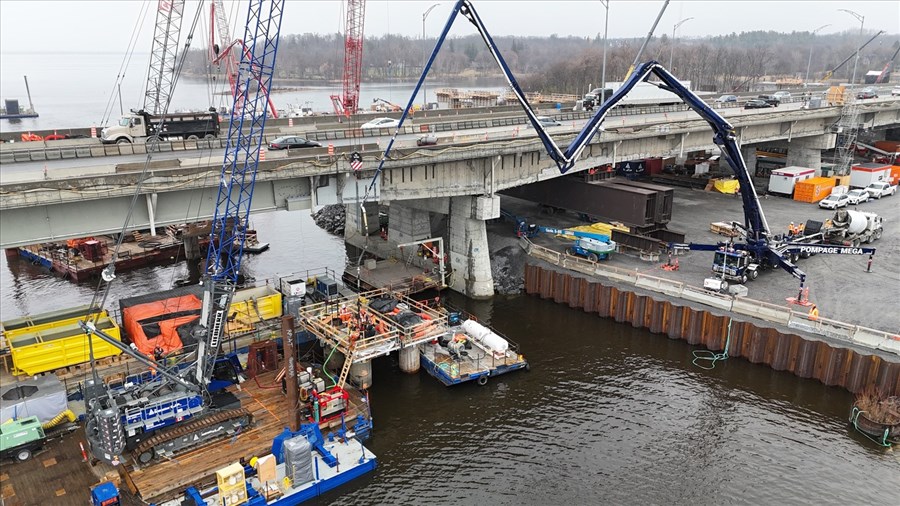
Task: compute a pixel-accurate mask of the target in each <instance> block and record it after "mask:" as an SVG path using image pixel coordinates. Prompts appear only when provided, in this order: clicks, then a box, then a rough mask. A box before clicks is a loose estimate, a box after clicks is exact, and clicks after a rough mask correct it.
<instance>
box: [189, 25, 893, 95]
mask: <svg viewBox="0 0 900 506" xmlns="http://www.w3.org/2000/svg"><path fill="white" fill-rule="evenodd" d="M872 35H874V32H871V33H867V34H864V35H862V36H860V35H859V33H858V32H855V31H849V32H845V33H838V34H829V35H815V36H813V35H812V34H811V33H810V32H792V33H777V32H771V31H753V32H743V33H732V34H729V35H720V36H714V37H704V38H694V39H684V38H678V39H677V40H676V41H675V44H674V47H672V45H671V44H670V40H669V37H668V36H667V35H665V34H663V35H661V36H660V37H654V38H653V39H652V40H651V41H650V43H649V44H648V46H647V48H646V49H645V51H644V54H643V56H642V58H641V60H642V61H647V60H651V59H654V60H658V61H660V62H661V63H662V64H663V65H665V66H668V64H669V59H670V57H671V59H672V62H673V64H672V68H670V69H669V70H670V71H672V72H673V73H674V74H675V75H676V76H677V77H678V78H679V79H682V80H689V81H691V83H692V87H693V88H694V89H697V90H706V91H718V92H727V91H732V90H737V89H746V88H747V87H748V86H750V85H751V84H753V83H754V82H756V81H761V80H768V79H774V78H799V79H803V78H805V76H806V71H807V65H808V64H809V70H810V74H809V76H810V80H811V81H816V80H818V79H821V78H822V77H823V75H824V74H825V72H826V71H828V70H830V69H832V68H834V67H835V66H837V65H838V64H839V63H840V62H841V61H843V60H844V59H845V58H846V57H848V56H851V55H854V54H855V50H856V48H857V47H858V46H859V45H861V44H862V43H863V42H865V41H866V40H868V39H869V38H870V37H871V36H872ZM494 41H495V42H496V43H497V45H498V47H499V48H500V51H501V53H502V54H503V57H504V59H505V60H506V62H507V64H508V65H509V67H510V68H511V69H512V71H513V72H514V73H515V74H516V76H517V79H518V80H519V82H520V83H521V84H522V87H523V88H524V89H525V90H526V91H539V92H544V93H573V94H582V93H584V92H585V91H586V90H587V88H588V86H590V85H594V86H598V85H599V83H600V81H601V71H602V69H601V67H602V60H603V39H602V38H601V37H594V38H585V37H561V36H558V35H555V34H554V35H550V36H548V37H516V36H498V37H495V38H494ZM642 42H643V39H639V38H632V39H609V40H608V41H607V49H606V53H607V54H606V60H607V61H606V80H607V81H621V80H622V79H623V78H624V76H625V74H626V72H627V71H628V68H629V67H630V66H631V63H632V61H633V60H634V57H635V54H636V53H637V51H638V48H640V45H641V43H642ZM434 44H435V40H434V39H427V40H425V41H423V40H422V39H421V38H412V37H406V36H400V35H384V36H381V37H370V38H367V39H366V41H365V45H364V48H363V72H362V73H363V80H364V81H386V80H391V79H405V80H406V79H415V78H418V76H419V75H420V74H421V71H422V64H423V62H424V61H425V58H426V57H427V56H428V55H429V54H430V53H431V50H432V48H433V47H434ZM898 46H900V40H898V36H897V35H889V34H882V35H881V36H880V37H879V38H877V39H875V41H874V42H872V43H871V44H870V45H869V46H867V47H866V48H865V49H864V50H863V52H862V53H861V55H860V60H859V68H858V69H857V76H858V78H857V79H858V80H861V77H859V76H861V75H864V74H865V73H866V72H867V71H869V70H879V71H880V70H881V69H882V68H883V67H884V66H885V64H887V63H888V61H889V59H890V58H891V56H892V55H893V54H894V52H895V51H896V50H897V48H898ZM810 49H812V58H811V59H810V58H809V57H810ZM343 62H344V39H343V36H342V35H341V34H337V33H334V34H301V35H286V36H282V39H281V41H280V43H279V49H278V65H277V68H276V76H275V77H276V79H280V80H303V81H313V82H315V81H322V82H333V81H338V80H340V79H341V76H342V73H343ZM185 63H186V66H187V69H188V71H189V72H190V73H191V74H194V75H203V74H208V73H214V72H216V71H217V70H218V69H215V68H211V67H210V65H209V63H208V61H207V57H206V51H203V50H196V51H192V52H191V53H190V54H189V55H188V57H187V61H186V62H185ZM853 64H854V61H853V58H851V59H850V61H848V62H847V63H846V64H845V65H844V66H843V67H842V68H841V70H839V71H838V72H836V73H835V74H834V79H839V80H843V81H847V80H849V77H850V74H851V72H852V71H853ZM501 76H502V75H501V74H500V72H499V70H498V68H497V66H496V64H495V63H494V61H493V58H492V57H491V55H490V53H489V52H488V51H487V49H486V48H485V46H484V43H483V42H482V40H481V38H480V37H479V36H478V35H470V36H466V37H455V38H450V39H447V41H446V42H445V43H444V47H443V48H442V49H441V52H440V53H439V54H438V56H437V58H436V60H435V62H434V65H433V67H432V69H431V72H430V73H429V77H432V78H435V79H455V78H466V77H501Z"/></svg>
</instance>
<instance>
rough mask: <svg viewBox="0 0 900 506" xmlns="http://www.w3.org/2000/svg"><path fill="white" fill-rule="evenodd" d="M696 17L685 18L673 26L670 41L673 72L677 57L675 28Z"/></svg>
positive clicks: (670, 61)
mask: <svg viewBox="0 0 900 506" xmlns="http://www.w3.org/2000/svg"><path fill="white" fill-rule="evenodd" d="M692 19H694V18H684V19H682V20H681V21H679V22H677V23H675V26H673V27H672V42H670V43H669V71H670V72H672V71H674V69H673V68H672V60H673V59H674V57H675V30H677V29H678V27H679V26H681V25H683V24H684V23H685V22H687V21H690V20H692Z"/></svg>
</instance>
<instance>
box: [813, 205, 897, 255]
mask: <svg viewBox="0 0 900 506" xmlns="http://www.w3.org/2000/svg"><path fill="white" fill-rule="evenodd" d="M823 231H824V232H825V242H828V243H831V244H841V245H844V246H853V247H858V246H859V245H860V244H868V243H870V242H872V241H877V240H878V239H881V234H882V233H883V228H882V218H881V216H878V215H877V214H875V213H867V212H863V211H851V210H847V209H841V210H838V211H837V212H835V213H834V217H833V218H832V219H831V225H830V226H826V227H825V228H824V229H823Z"/></svg>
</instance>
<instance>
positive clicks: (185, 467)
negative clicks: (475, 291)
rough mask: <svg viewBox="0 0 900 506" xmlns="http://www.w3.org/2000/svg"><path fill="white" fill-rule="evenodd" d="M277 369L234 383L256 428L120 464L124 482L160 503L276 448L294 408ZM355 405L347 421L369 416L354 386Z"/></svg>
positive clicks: (327, 426)
mask: <svg viewBox="0 0 900 506" xmlns="http://www.w3.org/2000/svg"><path fill="white" fill-rule="evenodd" d="M275 375H276V373H275V372H274V371H268V372H264V373H262V374H260V375H258V376H257V377H256V378H255V379H253V380H248V381H245V382H244V383H242V384H241V386H240V389H238V388H237V387H230V388H229V389H228V390H229V391H231V392H232V393H233V394H234V395H235V396H237V397H238V399H240V401H241V406H242V407H244V408H246V409H248V410H249V411H250V412H251V413H252V414H253V420H254V422H253V427H252V428H250V429H249V430H247V431H246V432H243V433H242V434H240V435H238V436H236V437H234V438H231V439H229V440H225V441H217V442H215V443H212V444H210V445H206V446H203V447H199V448H196V449H193V450H191V451H188V452H185V453H183V454H180V455H177V456H176V457H174V458H173V459H171V460H165V461H160V462H157V463H154V464H151V465H149V466H147V467H144V468H138V467H136V466H135V465H134V464H129V465H125V466H120V474H121V477H122V481H123V482H124V484H125V485H126V486H127V488H128V490H129V491H130V492H131V493H132V494H134V495H136V496H138V497H140V498H141V499H142V500H144V501H146V502H154V503H159V502H162V501H167V500H170V499H175V498H176V497H178V496H179V495H181V493H182V491H184V490H185V488H187V487H189V486H194V487H197V488H198V489H206V488H209V487H211V486H213V485H214V484H215V483H216V471H217V470H219V469H222V468H224V467H226V466H228V465H229V464H232V463H233V462H237V461H238V460H239V459H241V458H243V459H246V460H248V461H249V460H250V459H251V458H252V457H259V456H262V455H264V454H266V453H269V452H270V450H271V444H272V440H273V439H274V438H275V436H277V435H278V434H280V433H281V432H282V431H283V430H284V428H285V427H287V426H288V425H289V424H290V421H289V418H288V417H289V416H290V406H288V403H287V397H286V396H285V395H284V394H283V393H282V390H281V385H280V384H279V383H276V382H275ZM347 391H348V393H349V394H350V406H349V407H348V409H347V412H346V413H345V416H344V419H345V420H346V421H347V423H348V424H349V423H351V421H352V420H355V419H356V417H357V415H363V416H365V417H366V418H367V419H368V412H369V411H368V406H367V402H366V401H365V400H364V398H363V397H362V394H361V393H360V392H359V391H358V390H355V389H348V390H347ZM323 425H324V427H323V429H326V430H334V429H335V428H336V427H339V426H340V425H341V420H340V419H337V420H330V421H329V422H328V423H326V424H323Z"/></svg>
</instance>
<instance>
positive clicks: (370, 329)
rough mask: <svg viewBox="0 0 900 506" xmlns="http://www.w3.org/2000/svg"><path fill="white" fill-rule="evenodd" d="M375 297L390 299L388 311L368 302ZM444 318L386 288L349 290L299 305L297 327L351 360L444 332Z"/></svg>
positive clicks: (415, 342) (394, 348)
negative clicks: (349, 293)
mask: <svg viewBox="0 0 900 506" xmlns="http://www.w3.org/2000/svg"><path fill="white" fill-rule="evenodd" d="M376 301H386V302H388V303H387V304H386V305H387V306H390V310H384V309H382V310H378V309H376V308H375V307H373V305H370V304H372V303H373V302H376ZM394 302H395V303H394ZM401 313H404V314H405V316H401ZM409 313H412V314H414V315H415V317H412V316H409ZM446 321H447V318H446V314H445V313H443V312H441V311H440V310H437V309H433V308H430V307H428V306H426V305H425V304H423V303H421V302H418V301H415V300H413V299H411V298H409V297H408V296H406V295H404V294H402V293H397V292H391V291H388V290H371V291H368V292H362V293H359V294H353V295H351V296H347V297H341V298H339V299H334V300H332V301H329V302H320V303H318V304H313V305H311V306H305V307H304V308H302V309H301V310H300V323H301V326H302V327H303V328H304V329H305V330H306V331H308V332H310V333H311V334H313V335H315V336H316V337H317V338H318V339H319V340H320V341H321V342H322V344H323V346H325V347H329V348H334V347H336V348H337V350H338V351H340V352H341V353H342V354H344V356H345V357H347V356H351V357H352V358H351V361H352V362H353V363H357V362H364V361H367V360H371V359H373V358H377V357H381V356H384V355H388V354H389V353H391V352H393V351H395V350H399V349H401V348H407V347H410V346H416V345H418V344H420V343H424V342H426V341H430V340H433V339H435V338H436V337H437V336H439V335H441V334H444V333H445V332H446V331H447V324H446ZM351 351H352V353H351Z"/></svg>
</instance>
